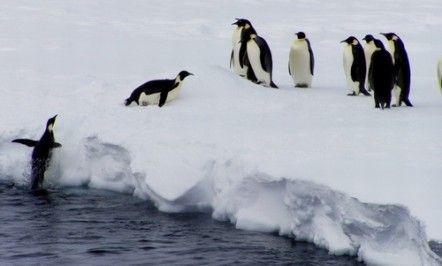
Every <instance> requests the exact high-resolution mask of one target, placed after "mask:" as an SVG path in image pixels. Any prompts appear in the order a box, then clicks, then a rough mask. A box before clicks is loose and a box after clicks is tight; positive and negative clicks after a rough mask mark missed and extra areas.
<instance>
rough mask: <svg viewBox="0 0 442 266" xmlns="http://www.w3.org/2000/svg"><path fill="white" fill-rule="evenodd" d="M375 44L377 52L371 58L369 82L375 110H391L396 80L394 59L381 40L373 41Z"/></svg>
mask: <svg viewBox="0 0 442 266" xmlns="http://www.w3.org/2000/svg"><path fill="white" fill-rule="evenodd" d="M373 43H374V45H375V46H376V50H375V51H374V52H373V55H372V57H371V63H370V69H369V72H368V80H369V84H370V87H371V88H372V89H373V91H374V102H375V108H379V107H381V108H382V109H384V108H390V102H391V90H392V89H393V87H394V79H395V76H394V65H393V59H392V58H391V55H390V53H389V52H388V51H387V50H386V49H385V47H384V44H383V43H382V42H381V41H380V40H378V39H373Z"/></svg>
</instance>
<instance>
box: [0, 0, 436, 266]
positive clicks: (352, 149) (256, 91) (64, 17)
mask: <svg viewBox="0 0 442 266" xmlns="http://www.w3.org/2000/svg"><path fill="white" fill-rule="evenodd" d="M440 13H441V6H440V1H439V0H424V1H418V2H416V1H411V0H403V1H388V2H385V1H381V0H373V1H366V2H360V1H358V2H354V1H348V0H337V1H319V0H309V1H296V2H294V1H289V0H277V1H264V0H262V1H248V0H242V1H197V0H189V1H185V2H178V1H172V0H161V1H141V0H138V1H137V0H131V1H116V0H106V1H104V0H97V1H89V0H80V1H38V2H36V1H32V0H27V1H22V0H18V1H13V2H11V1H3V2H0V20H1V23H0V32H2V37H1V38H0V62H1V64H2V65H3V68H1V69H0V80H1V83H0V93H1V95H2V97H0V110H1V115H0V123H1V125H2V127H1V131H0V176H1V178H7V179H13V180H14V182H16V183H23V184H27V183H28V182H29V181H28V174H29V172H30V169H29V159H30V153H31V150H30V149H29V148H27V147H25V146H23V145H17V144H13V143H10V141H11V140H12V139H14V138H17V137H22V138H39V137H40V135H41V134H42V131H43V129H44V125H45V123H46V120H47V119H48V118H49V117H50V116H53V115H54V114H58V115H59V116H58V118H57V122H56V126H55V138H56V140H57V141H58V142H60V143H62V145H63V147H62V148H61V149H57V150H56V151H54V160H53V163H52V165H51V167H50V168H49V169H48V173H47V180H46V181H47V182H48V183H53V184H58V185H64V186H89V187H94V188H102V189H109V190H114V191H119V192H122V193H132V194H133V195H135V196H138V197H143V198H148V199H150V200H152V201H154V202H155V203H156V204H157V206H158V207H159V209H161V210H164V211H188V210H202V211H207V210H208V211H212V212H213V216H214V218H216V219H223V220H230V221H231V222H232V223H234V224H235V225H236V226H237V227H238V228H243V229H249V230H262V231H276V232H279V233H280V234H281V235H289V236H293V237H295V238H297V239H302V240H307V241H311V242H313V243H315V244H317V245H318V246H321V247H324V248H327V249H328V250H329V251H330V252H331V253H334V254H344V253H345V254H353V255H356V256H358V258H359V259H361V260H364V261H366V262H368V263H371V264H381V265H383V264H387V265H419V264H422V265H438V264H440V263H441V260H440V258H438V257H437V256H436V255H435V254H434V253H432V252H431V251H430V250H429V248H428V244H427V240H428V239H434V240H442V227H441V226H440V225H441V224H442V208H440V203H441V202H442V193H440V188H441V183H442V181H441V173H442V164H441V159H440V158H442V142H441V141H440V136H441V134H442V123H441V122H442V99H441V96H440V92H439V88H438V84H435V82H434V80H435V75H436V72H435V66H436V65H437V60H438V59H439V58H440V56H441V54H442V48H441V46H440V42H441V38H442V37H440V34H438V33H440V29H441V28H442V17H441V16H440ZM235 17H244V18H248V19H249V20H250V21H251V22H252V23H253V25H254V27H255V28H256V30H257V31H258V34H259V35H260V36H262V37H263V38H265V39H266V40H267V42H268V44H269V46H270V48H271V49H272V56H273V65H274V70H273V78H274V80H275V83H276V84H278V85H279V86H280V88H281V89H279V90H275V89H269V88H264V87H261V86H258V85H255V84H252V83H250V82H248V81H247V80H245V79H243V78H240V77H239V76H237V75H235V74H234V73H233V70H231V69H229V59H230V52H231V36H232V31H233V28H234V27H233V26H231V25H230V24H231V23H232V22H234V18H235ZM298 31H304V32H306V34H307V35H308V36H309V39H310V42H311V44H312V49H313V52H314V53H315V59H316V66H315V76H314V78H313V79H314V80H313V84H314V85H313V88H311V89H296V88H293V86H292V80H291V77H290V76H289V74H288V71H287V62H288V53H289V49H290V44H291V42H292V41H293V39H294V38H295V36H294V33H296V32H298ZM390 31H394V32H396V33H397V34H398V35H399V36H400V37H401V38H402V40H403V41H404V43H405V45H406V48H407V50H408V54H409V57H410V61H411V67H412V88H411V96H410V99H411V101H412V103H413V104H414V105H415V107H413V108H406V107H401V108H397V109H391V110H384V111H380V110H376V109H374V103H373V99H372V98H369V97H362V96H361V97H347V96H346V95H345V94H346V91H347V88H346V82H345V75H344V73H343V69H342V46H341V44H340V43H339V42H340V41H341V40H342V39H345V38H346V37H348V36H350V35H355V36H357V37H358V38H359V39H362V37H363V36H365V34H367V33H372V34H374V35H375V36H376V37H378V38H380V39H382V38H383V37H382V36H380V35H378V34H377V33H378V32H390ZM382 40H383V39H382ZM184 69H185V70H188V71H189V72H192V73H194V74H195V76H191V77H189V78H187V79H186V80H185V81H184V84H183V88H182V91H181V95H180V97H179V98H178V99H177V100H175V101H173V102H170V103H168V104H166V105H165V106H164V107H163V108H158V107H157V106H148V107H138V106H133V107H125V106H124V105H123V101H124V99H125V98H127V97H128V96H129V95H130V93H131V91H132V90H133V89H134V88H135V87H137V86H138V85H140V84H142V83H143V82H145V81H147V80H150V79H155V78H173V77H175V76H176V74H177V73H178V72H179V71H181V70H184ZM338 191H341V192H338ZM363 202H370V203H363ZM427 234H428V237H427V236H426V235H427Z"/></svg>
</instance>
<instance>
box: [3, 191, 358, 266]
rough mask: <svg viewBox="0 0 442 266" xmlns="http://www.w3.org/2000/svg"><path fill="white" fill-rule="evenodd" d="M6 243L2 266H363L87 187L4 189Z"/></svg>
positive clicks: (204, 217) (196, 215) (200, 215)
mask: <svg viewBox="0 0 442 266" xmlns="http://www.w3.org/2000/svg"><path fill="white" fill-rule="evenodd" d="M0 240H1V241H0V265H9V264H13V265H28V264H41V265H60V264H71V265H80V264H81V265H87V264H94V265H112V264H114V265H126V264H132V265H133V264H140V265H146V264H155V265H159V264H161V265H170V264H180V265H207V264H210V265H232V264H235V265H238V264H243V265H252V264H262V265H264V264H265V265H269V264H271V265H275V264H293V265H321V266H322V265H340V266H345V265H363V264H362V263H359V262H357V261H356V260H355V258H352V257H348V256H339V257H338V256H333V255H329V254H328V253H327V251H326V250H323V249H318V248H316V247H315V246H313V245H312V244H308V243H300V242H294V241H293V240H291V239H289V238H284V237H279V236H275V235H271V234H265V233H259V232H248V231H242V230H236V229H235V228H234V227H233V226H232V225H231V224H229V223H227V222H218V221H215V220H213V219H212V218H211V217H210V215H209V214H204V213H185V214H183V213H181V214H167V213H161V212H159V211H157V210H156V209H155V207H153V206H152V205H151V204H149V203H148V202H146V201H142V200H139V199H137V198H135V197H132V196H128V195H122V194H116V193H111V192H105V191H100V190H92V189H82V188H59V189H56V190H54V191H50V192H49V194H48V195H40V196H35V195H32V194H30V193H29V192H28V191H27V188H17V187H12V188H11V187H9V186H8V185H5V184H1V183H0Z"/></svg>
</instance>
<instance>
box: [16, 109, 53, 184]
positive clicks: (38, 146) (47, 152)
mask: <svg viewBox="0 0 442 266" xmlns="http://www.w3.org/2000/svg"><path fill="white" fill-rule="evenodd" d="M56 117H57V115H55V116H54V117H52V118H49V120H48V121H47V123H46V129H45V132H44V133H43V136H41V138H40V140H39V141H36V140H32V139H14V140H13V141H12V142H16V143H20V144H23V145H26V146H29V147H34V150H33V151H32V160H31V189H32V190H33V191H37V190H40V189H41V188H42V185H43V180H44V174H45V171H46V168H47V167H48V165H49V163H50V161H51V155H52V149H53V148H58V147H61V144H60V143H58V142H55V139H54V124H55V118H56Z"/></svg>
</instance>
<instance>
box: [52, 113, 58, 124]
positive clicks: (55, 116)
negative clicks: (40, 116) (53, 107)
mask: <svg viewBox="0 0 442 266" xmlns="http://www.w3.org/2000/svg"><path fill="white" fill-rule="evenodd" d="M57 115H58V114H56V115H54V117H52V119H54V123H55V119H56V118H57Z"/></svg>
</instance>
